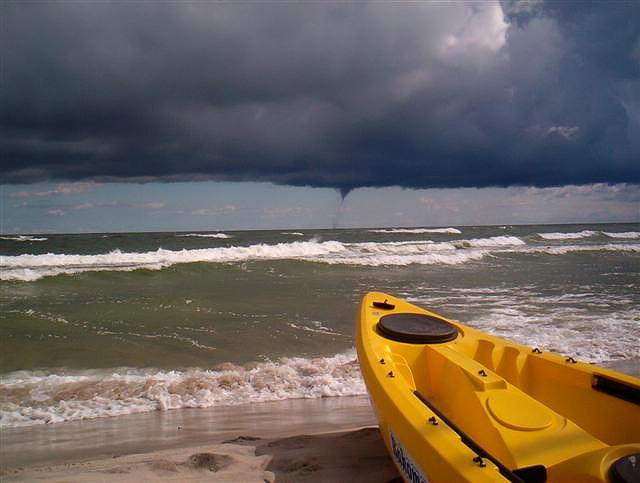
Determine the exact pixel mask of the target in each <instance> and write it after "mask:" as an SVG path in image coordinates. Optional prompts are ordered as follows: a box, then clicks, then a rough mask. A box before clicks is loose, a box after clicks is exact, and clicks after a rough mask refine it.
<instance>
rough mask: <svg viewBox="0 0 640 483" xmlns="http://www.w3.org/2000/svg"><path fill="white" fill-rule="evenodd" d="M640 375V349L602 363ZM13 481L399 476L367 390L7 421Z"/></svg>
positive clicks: (4, 454)
mask: <svg viewBox="0 0 640 483" xmlns="http://www.w3.org/2000/svg"><path fill="white" fill-rule="evenodd" d="M600 365H601V366H602V367H604V368H608V369H613V370H616V371H619V372H624V373H626V374H631V375H633V376H636V377H640V357H634V358H630V359H625V360H616V361H609V362H605V363H601V364H600ZM0 440H1V445H0V446H1V448H2V451H1V452H0V478H1V479H2V480H3V481H32V480H36V479H37V480H55V481H61V480H63V481H116V480H117V481H124V482H134V481H135V482H137V481H140V480H159V479H170V480H176V481H201V480H205V479H207V480H211V479H213V480H214V481H243V482H244V481H246V482H250V481H259V482H264V481H275V480H276V479H277V481H279V482H281V481H284V482H287V481H309V482H318V481H371V482H377V481H379V482H388V481H390V480H393V479H394V478H397V477H398V474H397V471H396V469H395V467H394V465H393V463H392V461H391V459H390V458H389V456H388V454H387V451H386V449H385V447H384V443H383V441H382V438H381V436H380V434H379V431H378V427H377V421H376V418H375V414H374V412H373V409H372V407H371V405H370V402H369V398H368V397H367V396H364V395H363V396H340V397H326V398H315V399H287V400H282V401H271V402H262V403H253V404H251V403H248V404H243V405H237V406H218V407H212V408H202V409H175V410H169V411H153V412H146V413H136V414H129V415H126V416H117V417H108V418H96V419H87V420H80V421H68V422H64V423H54V424H50V425H38V426H26V427H15V428H1V431H0Z"/></svg>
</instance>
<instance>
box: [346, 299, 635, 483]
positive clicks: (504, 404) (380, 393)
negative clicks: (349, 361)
mask: <svg viewBox="0 0 640 483" xmlns="http://www.w3.org/2000/svg"><path fill="white" fill-rule="evenodd" d="M385 300H386V301H387V303H388V304H389V305H388V306H386V307H385V308H381V307H380V305H381V304H380V302H384V301H385ZM374 302H377V306H374ZM391 306H393V307H392V308H391ZM383 307H384V305H383ZM392 314H424V315H427V316H431V317H437V318H439V319H442V320H444V321H446V322H448V323H450V324H452V325H453V326H454V327H455V331H457V334H455V335H454V337H455V339H454V340H451V341H449V342H440V343H415V342H401V341H398V340H393V338H390V337H389V335H385V334H384V333H383V332H382V331H381V328H380V326H379V325H378V322H379V321H380V319H381V318H382V317H385V316H387V315H392ZM385 320H389V319H385ZM357 326H358V327H357V334H356V335H357V337H356V339H357V350H358V359H359V362H360V367H361V370H362V374H363V377H364V380H365V383H366V385H367V389H368V391H369V395H370V397H371V401H372V404H373V407H374V409H375V411H376V415H377V418H378V422H379V424H380V432H381V434H382V437H383V439H384V441H385V444H386V445H387V449H388V450H389V453H390V455H391V457H392V459H393V460H394V462H395V464H396V466H397V467H398V470H399V471H400V473H401V474H402V476H403V477H404V479H405V480H407V481H411V482H422V481H431V482H438V481H441V482H458V481H461V482H462V481H469V482H483V481H549V482H555V481H557V482H591V481H611V480H610V477H611V473H610V472H611V471H612V470H611V467H612V465H613V464H614V462H616V461H617V460H619V459H620V458H623V457H624V456H626V455H631V454H637V453H640V406H639V405H638V402H637V396H638V394H640V392H639V391H640V380H639V379H638V378H635V377H631V376H628V375H624V374H619V373H616V372H614V371H610V370H607V369H603V368H600V367H597V366H594V365H591V364H586V363H582V362H577V361H574V360H573V359H572V358H568V357H565V356H560V355H557V354H550V353H542V352H540V351H538V350H537V349H531V348H529V347H525V346H521V345H518V344H515V343H512V342H508V341H506V340H503V339H499V338H496V337H492V336H490V335H487V334H484V333H482V332H479V331H477V330H474V329H472V328H470V327H466V326H464V325H462V324H460V323H457V322H454V321H450V320H447V319H444V318H443V317H440V316H437V315H436V314H434V313H432V312H429V311H426V310H424V309H421V308H419V307H416V306H414V305H411V304H409V303H407V302H405V301H403V300H400V299H397V298H395V297H392V296H390V295H387V294H383V293H377V292H372V293H369V294H367V295H366V296H365V297H364V299H363V301H362V303H361V306H360V310H359V315H358V320H357ZM382 328H384V327H382ZM543 477H544V480H540V478H543Z"/></svg>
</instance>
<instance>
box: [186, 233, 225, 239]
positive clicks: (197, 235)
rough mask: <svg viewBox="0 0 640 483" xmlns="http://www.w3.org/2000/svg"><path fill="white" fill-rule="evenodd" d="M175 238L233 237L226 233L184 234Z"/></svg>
mask: <svg viewBox="0 0 640 483" xmlns="http://www.w3.org/2000/svg"><path fill="white" fill-rule="evenodd" d="M176 236H181V237H195V238H233V235H227V234H226V233H186V234H184V235H176Z"/></svg>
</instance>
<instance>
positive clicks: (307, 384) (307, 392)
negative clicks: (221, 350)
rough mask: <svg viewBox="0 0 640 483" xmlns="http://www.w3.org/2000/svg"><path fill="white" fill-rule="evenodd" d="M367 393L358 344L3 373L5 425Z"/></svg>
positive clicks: (0, 393) (0, 419) (1, 418)
mask: <svg viewBox="0 0 640 483" xmlns="http://www.w3.org/2000/svg"><path fill="white" fill-rule="evenodd" d="M365 393H366V389H365V386H364V382H363V381H362V377H361V375H360V369H359V367H358V362H357V359H356V355H355V351H354V350H351V351H348V352H346V353H343V354H337V355H334V356H331V357H318V358H309V359H307V358H302V357H291V358H281V359H279V360H278V361H275V362H272V361H268V362H258V363H253V364H248V365H245V366H238V365H235V364H231V363H225V364H221V365H219V366H217V367H216V368H213V369H198V368H195V369H188V370H172V371H166V370H165V371H163V370H157V369H134V368H124V369H110V370H104V369H103V370H97V369H96V370H89V371H77V372H60V373H53V374H51V373H49V374H47V373H41V372H28V371H20V372H14V373H12V374H8V375H5V376H3V384H2V385H1V386H0V426H1V427H15V426H31V425H36V424H45V423H56V422H62V421H72V420H80V419H92V418H100V417H108V416H120V415H124V414H132V413H141V412H148V411H156V410H162V411H165V410H169V409H178V408H207V407H213V406H231V405H238V404H246V403H251V402H263V401H277V400H283V399H299V398H319V397H327V396H352V395H361V394H365Z"/></svg>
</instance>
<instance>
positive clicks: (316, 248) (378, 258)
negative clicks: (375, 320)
mask: <svg viewBox="0 0 640 483" xmlns="http://www.w3.org/2000/svg"><path fill="white" fill-rule="evenodd" d="M639 249H640V245H638V244H628V243H626V244H620V243H618V244H615V243H609V244H602V245H557V246H546V247H543V246H532V245H527V244H526V243H525V242H524V241H522V240H521V239H520V238H518V237H514V236H495V237H490V238H476V239H470V240H452V241H448V242H434V241H431V240H420V241H396V242H362V243H346V242H339V241H319V240H309V241H295V242H290V243H277V244H272V245H267V244H256V245H250V246H230V247H217V248H202V249H182V250H166V249H162V248H160V249H157V250H154V251H149V252H143V253H137V252H122V251H120V250H113V251H111V252H108V253H103V254H98V255H78V254H53V253H47V254H41V255H31V254H28V255H15V256H3V257H0V280H4V281H24V282H30V281H35V280H39V279H41V278H43V277H50V276H56V275H63V274H67V275H69V274H75V273H81V272H100V271H132V270H140V269H145V270H161V269H163V268H166V267H169V266H172V265H176V264H183V263H214V264H215V263H235V262H249V261H266V260H300V261H307V262H315V263H326V264H331V265H336V264H342V265H361V266H384V265H389V266H405V265H411V264H421V265H434V264H441V265H457V264H463V263H466V262H470V261H476V260H480V259H482V258H484V257H486V256H488V255H495V254H498V253H522V254H527V253H533V254H549V255H561V254H565V253H569V252H572V251H598V250H608V251H627V252H637V251H639Z"/></svg>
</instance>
